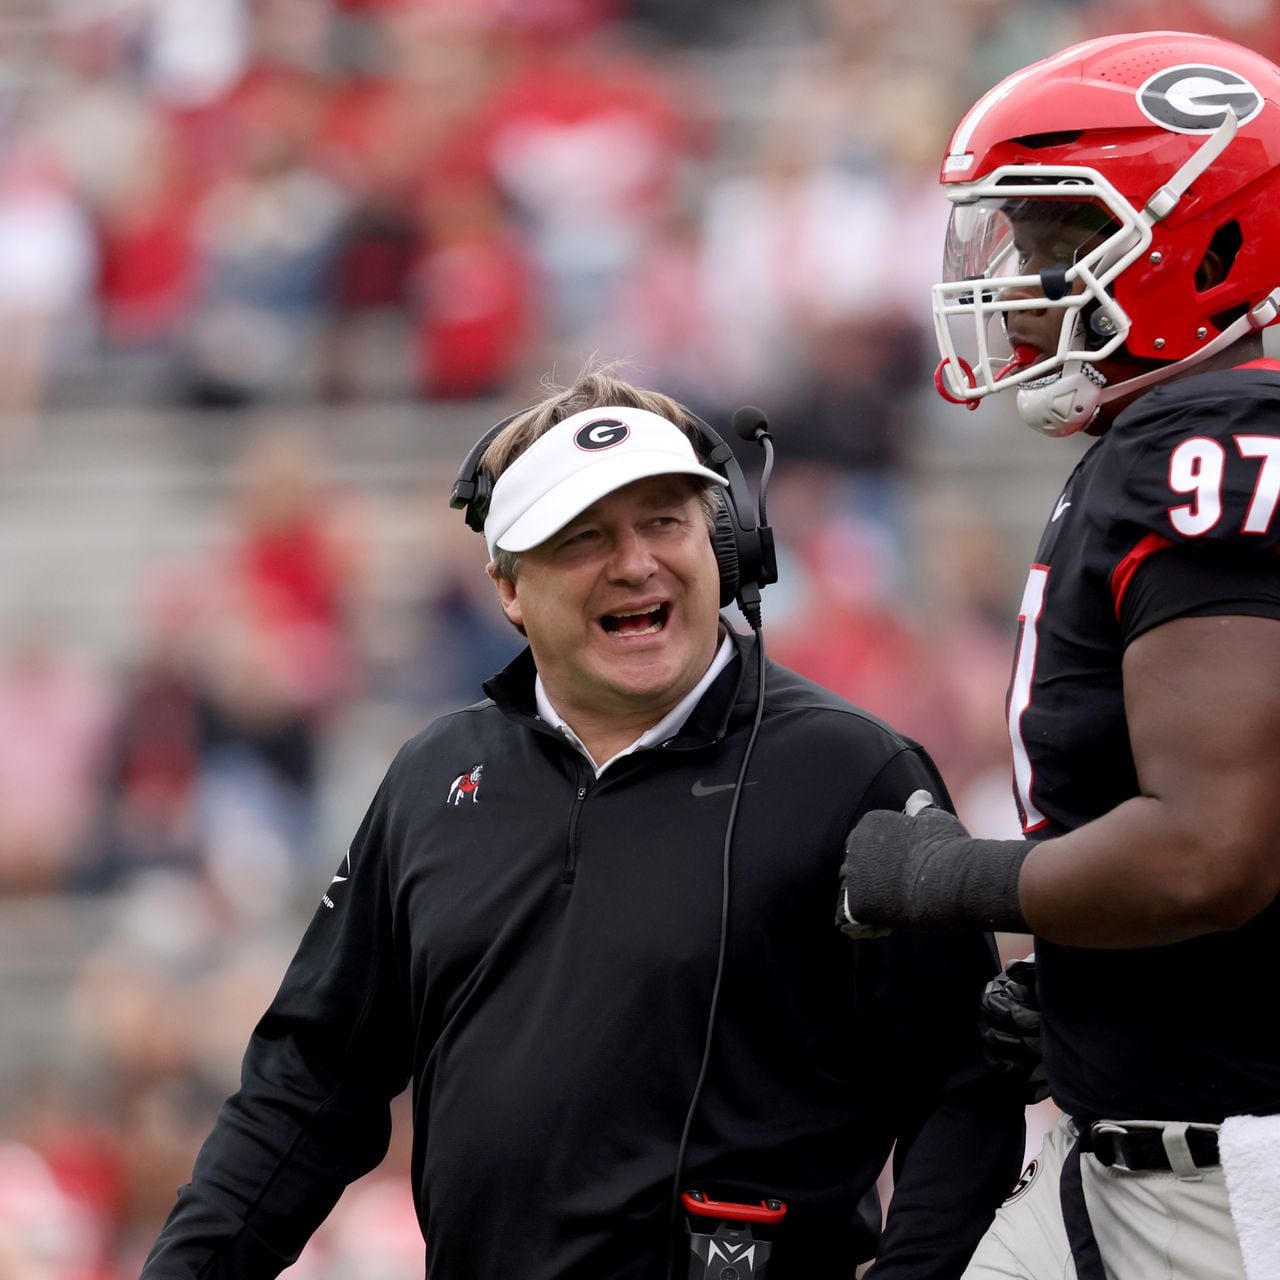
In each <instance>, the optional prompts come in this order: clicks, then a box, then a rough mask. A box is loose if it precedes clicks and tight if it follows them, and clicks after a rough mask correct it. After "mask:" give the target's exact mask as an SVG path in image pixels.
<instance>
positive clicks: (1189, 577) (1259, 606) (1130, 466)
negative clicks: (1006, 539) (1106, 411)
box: [1093, 371, 1280, 642]
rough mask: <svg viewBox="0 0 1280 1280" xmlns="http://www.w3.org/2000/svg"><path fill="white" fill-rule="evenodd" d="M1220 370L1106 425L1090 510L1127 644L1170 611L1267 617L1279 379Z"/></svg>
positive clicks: (1273, 564)
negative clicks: (1104, 540) (1105, 457)
mask: <svg viewBox="0 0 1280 1280" xmlns="http://www.w3.org/2000/svg"><path fill="white" fill-rule="evenodd" d="M1276 381H1277V380H1276V378H1275V377H1274V376H1269V377H1268V378H1265V379H1259V378H1256V377H1251V376H1249V375H1248V374H1244V373H1240V372H1236V371H1226V372H1224V373H1217V374H1212V375H1206V376H1204V377H1202V378H1192V379H1189V380H1187V387H1185V388H1184V387H1182V386H1181V385H1180V384H1178V383H1174V384H1171V385H1170V386H1168V387H1161V388H1157V389H1156V391H1155V392H1152V393H1151V394H1150V395H1149V396H1146V397H1144V398H1143V399H1142V400H1141V401H1139V402H1138V405H1137V406H1135V410H1131V411H1129V412H1128V413H1126V414H1122V415H1121V417H1120V418H1119V419H1117V421H1116V423H1115V425H1114V426H1113V427H1112V432H1113V433H1115V438H1114V439H1113V440H1112V441H1109V442H1108V443H1109V444H1110V445H1111V446H1112V448H1111V450H1110V452H1111V458H1110V459H1109V461H1110V465H1109V467H1108V468H1107V475H1106V477H1105V479H1104V481H1103V483H1102V485H1101V486H1100V487H1099V491H1098V495H1097V500H1096V505H1095V509H1094V512H1093V517H1094V519H1095V520H1097V521H1099V522H1102V523H1104V524H1107V525H1109V526H1110V528H1111V543H1112V547H1113V551H1114V563H1113V564H1112V565H1111V566H1110V574H1111V578H1110V581H1111V594H1112V598H1113V600H1114V603H1115V609H1116V616H1117V618H1119V619H1120V621H1121V626H1122V628H1123V631H1124V635H1125V639H1126V642H1127V641H1129V640H1132V639H1134V638H1135V637H1136V636H1138V635H1140V634H1141V633H1142V632H1143V631H1147V630H1150V629H1151V628H1152V627H1153V626H1156V625H1158V624H1159V623H1161V622H1164V621H1168V620H1169V619H1170V618H1172V617H1178V616H1186V615H1192V614H1196V613H1230V612H1241V613H1258V612H1261V613H1264V614H1266V615H1268V616H1269V611H1270V605H1269V604H1268V603H1267V601H1268V600H1270V599H1271V598H1272V597H1273V595H1274V585H1273V582H1274V576H1275V574H1276V572H1277V570H1278V569H1280V387H1277V385H1274V384H1275V383H1276Z"/></svg>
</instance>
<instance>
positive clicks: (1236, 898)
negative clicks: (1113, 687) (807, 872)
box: [840, 557, 1280, 947]
mask: <svg viewBox="0 0 1280 1280" xmlns="http://www.w3.org/2000/svg"><path fill="white" fill-rule="evenodd" d="M1157 559H1158V557H1157ZM1278 671H1280V618H1276V617H1269V616H1252V615H1249V616H1246V615H1230V614H1228V615H1211V616H1203V617H1202V616H1196V617H1182V618H1177V619H1174V620H1172V621H1169V622H1166V623H1163V624H1162V625H1160V626H1158V627H1153V628H1152V629H1151V630H1150V631H1147V632H1145V633H1143V634H1142V635H1139V636H1138V637H1137V638H1136V639H1135V640H1134V641H1133V642H1132V643H1131V644H1130V645H1129V647H1128V649H1127V650H1126V656H1125V661H1124V681H1125V700H1126V713H1127V715H1128V718H1129V726H1130V737H1131V745H1132V750H1133V755H1134V759H1135V762H1136V765H1137V769H1138V780H1139V784H1140V786H1141V787H1142V794H1141V795H1139V796H1136V797H1134V798H1133V799H1132V800H1127V801H1125V802H1124V803H1123V804H1120V805H1118V806H1117V807H1116V808H1115V809H1113V810H1111V811H1110V812H1109V813H1106V814H1104V815H1103V816H1102V817H1099V818H1097V819H1095V820H1094V821H1093V822H1089V823H1086V824H1085V825H1084V826H1082V827H1080V828H1078V829H1077V830H1075V831H1073V832H1070V833H1069V834H1067V835H1064V836H1059V837H1056V838H1054V839H1050V840H1045V841H1043V842H1041V843H1039V844H1033V843H1031V842H1030V841H1026V840H980V839H975V838H973V837H972V836H970V835H969V833H968V832H967V831H966V830H965V829H964V827H963V826H962V825H961V824H960V822H959V821H958V820H957V819H956V818H955V817H953V816H952V815H951V814H949V813H946V812H945V811H943V810H942V809H940V808H936V807H930V808H928V809H925V810H924V811H922V812H920V813H918V814H915V815H909V814H905V813H898V812H888V811H882V812H875V813H870V814H868V815H867V816H866V817H865V818H863V819H862V821H861V822H860V823H859V824H858V826H857V827H855V828H854V830H853V831H852V832H850V835H849V839H848V841H847V843H846V845H845V866H844V876H843V883H842V886H841V894H842V897H841V900H840V902H841V911H842V912H843V913H844V916H845V917H846V920H847V921H848V922H852V923H850V925H849V927H850V928H865V927H867V926H872V927H874V926H884V925H889V926H896V927H906V928H915V929H925V930H933V929H942V930H948V929H958V928H966V927H972V926H974V925H979V926H982V927H986V928H991V929H999V930H1008V931H1011V932H1015V933H1022V932H1033V933H1035V934H1036V936H1037V937H1041V938H1045V939H1047V940H1049V941H1051V942H1058V943H1061V944H1063V945H1067V946H1080V947H1142V946H1157V945H1161V944H1164V943H1170V942H1178V941H1181V940H1182V939H1185V938H1191V937H1196V936H1197V935H1200V934H1204V933H1212V932H1216V931H1220V930H1226V929H1233V928H1237V927H1239V926H1240V925H1242V924H1244V923H1245V922H1246V921H1248V920H1250V919H1252V918H1253V917H1254V916H1256V915H1257V914H1258V913H1259V912H1260V911H1262V910H1264V909H1265V908H1266V907H1267V906H1268V905H1269V904H1270V903H1271V902H1272V901H1273V900H1274V899H1275V897H1276V895H1277V893H1280V681H1277V680H1276V679H1275V673H1276V672H1278Z"/></svg>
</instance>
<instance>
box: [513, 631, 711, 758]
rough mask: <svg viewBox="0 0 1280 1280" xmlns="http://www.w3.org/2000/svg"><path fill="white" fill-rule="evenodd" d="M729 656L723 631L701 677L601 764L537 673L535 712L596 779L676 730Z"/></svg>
mask: <svg viewBox="0 0 1280 1280" xmlns="http://www.w3.org/2000/svg"><path fill="white" fill-rule="evenodd" d="M732 658H733V641H732V640H731V639H730V637H729V636H728V634H726V635H725V637H724V639H723V640H722V641H721V642H720V647H719V648H718V649H717V650H716V654H715V657H714V658H712V659H711V665H710V666H709V667H708V668H707V670H706V673H705V674H704V675H703V677H702V679H701V680H699V681H698V683H697V684H696V685H694V687H693V688H692V689H690V690H689V692H688V693H687V694H685V696H684V697H683V698H681V699H680V701H679V702H677V703H676V705H675V706H674V707H672V708H671V710H670V711H668V712H667V714H666V715H665V716H663V717H662V719H661V720H659V721H658V723H657V724H655V725H654V726H653V727H652V728H651V729H646V730H645V731H644V732H643V733H642V734H641V735H640V736H639V737H638V738H637V739H636V740H635V741H634V742H633V743H632V744H631V745H630V746H629V747H623V748H622V750H621V751H618V752H616V753H615V754H614V755H611V756H610V757H609V758H608V759H607V760H606V761H605V762H604V764H596V762H595V761H594V760H593V759H592V758H591V752H589V751H588V750H587V748H586V747H585V746H584V745H583V743H582V739H581V738H579V737H578V735H577V734H576V733H574V731H573V730H572V729H571V728H570V727H569V724H568V722H567V721H566V720H565V719H564V717H563V716H561V714H560V713H559V712H558V711H557V710H556V709H555V707H553V706H552V705H551V699H550V698H548V697H547V691H546V689H545V687H544V686H543V683H542V676H541V675H539V676H538V677H537V679H536V680H535V681H534V682H533V695H534V698H535V699H536V700H537V704H538V715H539V716H540V717H541V718H542V719H543V720H544V721H546V723H547V724H549V725H550V726H551V727H552V728H553V729H555V730H557V732H559V733H561V734H563V736H564V738H565V740H566V741H567V742H571V743H572V744H573V745H574V746H575V747H577V749H578V750H579V751H580V752H582V754H583V755H584V756H586V758H587V760H588V761H590V763H591V767H592V768H593V769H595V771H596V777H597V778H598V777H599V776H600V775H601V774H602V773H603V772H604V771H605V770H606V769H607V768H608V767H609V766H610V765H611V764H612V763H613V762H614V761H615V760H621V759H622V757H623V756H629V755H630V754H631V753H632V752H633V751H639V750H640V749H641V748H642V747H651V746H653V745H654V744H655V743H657V742H663V741H665V740H666V739H667V738H670V737H672V736H673V735H675V734H677V733H679V732H680V730H681V729H682V728H683V727H684V722H685V721H686V720H687V719H688V718H689V717H690V716H691V715H692V714H693V709H694V707H696V706H697V705H698V703H699V701H700V700H701V698H702V695H703V694H704V693H706V691H707V690H708V689H709V688H710V687H711V682H712V681H713V680H714V679H715V678H716V676H718V675H719V674H720V673H721V672H722V671H723V670H724V669H725V667H727V666H728V665H729V662H730V660H731V659H732Z"/></svg>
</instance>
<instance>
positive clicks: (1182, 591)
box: [838, 32, 1280, 1280]
mask: <svg viewBox="0 0 1280 1280" xmlns="http://www.w3.org/2000/svg"><path fill="white" fill-rule="evenodd" d="M941 181H942V184H943V186H944V189H945V191H946V194H947V196H948V197H949V198H950V199H951V201H952V203H953V210H952V215H951V223H950V227H949V231H948V237H947V243H946V251H945V264H944V278H943V281H942V283H940V284H938V285H936V286H935V288H934V291H933V310H934V316H935V324H936V329H937V336H938V340H939V346H940V349H941V353H942V363H941V364H940V366H939V369H938V373H937V377H936V382H937V386H938V389H939V391H940V392H941V393H942V395H943V396H944V397H946V398H947V399H948V400H952V401H954V402H956V403H959V404H964V405H968V407H970V408H976V407H977V406H978V404H979V403H980V402H981V401H982V400H983V399H984V398H986V397H987V396H990V395H1005V394H1007V395H1012V396H1014V397H1015V398H1016V401H1017V406H1018V410H1019V413H1020V415H1021V416H1022V418H1023V419H1024V420H1025V421H1026V422H1027V423H1028V424H1029V425H1030V426H1032V427H1034V428H1035V429H1036V430H1038V431H1041V432H1045V433H1047V434H1049V435H1054V436H1060V435H1067V434H1069V433H1072V432H1077V431H1083V432H1087V433H1088V434H1089V435H1092V436H1096V437H1097V440H1096V442H1095V443H1094V444H1093V446H1092V447H1091V448H1090V449H1089V451H1088V452H1087V453H1085V454H1084V456H1083V457H1082V459H1081V461H1080V462H1079V465H1078V466H1076V468H1075V470H1074V471H1073V472H1072V473H1071V475H1070V476H1069V477H1068V479H1067V481H1066V483H1065V485H1064V486H1063V488H1062V491H1061V494H1060V496H1059V498H1058V499H1057V502H1056V503H1055V504H1054V507H1053V510H1052V512H1051V513H1050V515H1049V519H1048V522H1047V524H1046V525H1045V530H1044V534H1043V537H1042V539H1041V542H1040V545H1039V548H1038V549H1037V551H1036V553H1035V560H1034V563H1033V564H1032V566H1031V569H1030V572H1029V575H1028V578H1027V583H1026V588H1025V592H1024V595H1023V598H1022V606H1021V610H1020V613H1019V629H1018V636H1017V642H1016V646H1015V658H1014V667H1013V676H1012V683H1011V686H1010V693H1009V700H1008V723H1009V733H1010V738H1011V741H1012V745H1013V761H1014V789H1015V794H1016V796H1017V800H1018V806H1019V810H1020V812H1021V816H1022V821H1023V830H1024V833H1025V837H1026V838H1025V839H1023V840H1005V841H997V840H982V839H975V838H972V837H970V836H969V834H968V833H967V832H966V831H965V829H964V828H963V826H961V824H960V823H959V822H958V821H957V820H956V819H955V818H954V817H952V816H951V815H949V814H947V813H944V812H943V811H942V810H941V809H940V808H937V807H933V806H930V805H928V803H927V802H928V797H927V796H925V795H923V794H921V795H920V796H919V797H918V798H916V799H915V803H909V804H908V806H907V811H906V812H903V813H890V812H885V811H880V812H875V813H872V814H869V815H867V816H866V817H865V818H864V819H863V820H862V821H861V822H860V823H859V824H858V826H857V827H856V828H855V829H854V830H853V832H852V833H851V835H850V837H849V841H848V844H847V847H846V862H845V868H844V881H843V884H842V885H841V895H840V900H839V908H838V910H839V916H840V921H841V924H842V926H843V927H844V928H845V929H846V930H847V931H848V932H850V933H852V934H854V935H855V936H866V935H874V934H877V933H882V932H884V931H885V930H886V929H888V928H893V927H900V928H912V929H926V930H947V929H956V928H969V927H979V928H994V929H998V930H1009V931H1015V932H1032V933H1034V934H1035V937H1036V943H1035V953H1036V978H1037V981H1036V987H1037V990H1036V996H1038V999H1039V1003H1040V1005H1041V1008H1042V1012H1043V1028H1042V1039H1043V1049H1044V1065H1045V1069H1046V1071H1047V1075H1048V1080H1049V1085H1050V1088H1051V1090H1052V1095H1053V1097H1054V1099H1055V1100H1056V1101H1057V1103H1058V1105H1059V1106H1060V1107H1061V1108H1062V1110H1063V1112H1064V1117H1063V1119H1062V1121H1061V1123H1060V1124H1059V1125H1058V1127H1057V1128H1056V1129H1055V1130H1054V1131H1053V1132H1052V1133H1051V1134H1050V1135H1049V1136H1048V1138H1047V1139H1046V1143H1045V1146H1044V1149H1043V1150H1042V1152H1041V1155H1040V1159H1039V1161H1038V1162H1037V1164H1036V1167H1035V1168H1034V1169H1033V1170H1029V1174H1030V1175H1031V1176H1030V1177H1027V1176H1024V1179H1023V1181H1022V1182H1021V1183H1020V1184H1019V1190H1018V1192H1017V1194H1016V1195H1015V1196H1014V1197H1013V1198H1011V1200H1010V1201H1009V1202H1008V1203H1007V1204H1006V1206H1005V1207H1004V1208H1003V1209H1002V1210H1001V1211H1000V1213H999V1214H998V1215H997V1219H996V1221H995V1223H994V1224H993V1226H992V1228H991V1230H990V1231H989V1233H988V1234H987V1236H986V1238H985V1239H984V1240H983V1242H982V1244H981V1245H980V1246H979V1248H978V1250H977V1252H976V1254H975V1255H974V1258H973V1260H972V1262H971V1263H970V1268H969V1270H968V1271H967V1272H966V1276H967V1277H968V1278H969V1280H991V1278H993V1277H996V1276H1000V1277H1026V1278H1029V1280H1040V1278H1042V1277H1043V1278H1044V1280H1048V1278H1049V1277H1053V1278H1054V1280H1059V1278H1060V1277H1062V1276H1064V1275H1068V1276H1069V1275H1072V1274H1076V1275H1078V1276H1079V1277H1080V1278H1081V1280H1085V1277H1090V1276H1102V1275H1103V1274H1104V1271H1103V1269H1102V1268H1103V1267H1104V1266H1105V1275H1106V1276H1107V1277H1109V1278H1110V1280H1138V1278H1143V1280H1145V1278H1146V1277H1151V1276H1157V1275H1159V1276H1195V1277H1197V1280H1228V1278H1231V1280H1237V1278H1238V1277H1240V1276H1241V1275H1242V1274H1243V1269H1244V1259H1243V1258H1242V1248H1245V1249H1247V1248H1248V1245H1247V1243H1246V1236H1247V1234H1248V1233H1247V1232H1246V1230H1245V1228H1244V1225H1243V1224H1242V1223H1239V1222H1233V1219H1232V1216H1231V1209H1232V1208H1235V1209H1236V1210H1237V1214H1239V1213H1240V1211H1241V1210H1240V1205H1239V1204H1238V1203H1237V1202H1236V1195H1235V1186H1234V1184H1233V1182H1232V1179H1233V1174H1232V1164H1231V1161H1230V1160H1228V1161H1227V1162H1226V1163H1227V1167H1226V1171H1225V1175H1224V1169H1223V1165H1222V1160H1221V1157H1220V1148H1221V1150H1222V1151H1225V1150H1226V1148H1227V1138H1228V1134H1229V1133H1234V1132H1238V1129H1233V1128H1232V1126H1233V1125H1237V1123H1238V1122H1239V1121H1240V1120H1241V1118H1242V1117H1263V1118H1266V1119H1270V1118H1274V1117H1276V1115H1277V1113H1280V1017H1277V1016H1276V1012H1275V1010H1276V1008H1277V999H1278V997H1280V907H1278V906H1277V892H1278V891H1280V554H1277V552H1278V551H1280V509H1278V508H1280V361H1276V360H1272V359H1267V358H1265V356H1264V352H1263V344H1262V337H1261V330H1262V329H1263V328H1264V327H1266V326H1267V325H1270V324H1272V323H1274V322H1275V321H1276V319H1277V317H1278V316H1280V69H1277V68H1276V67H1275V66H1274V65H1272V64H1271V63H1270V62H1268V61H1267V60H1265V59H1263V58H1261V57H1259V56H1258V55H1256V54H1254V53H1252V52H1250V51H1249V50H1247V49H1244V48H1241V47H1239V46H1238V45H1234V44H1231V43H1228V42H1224V41H1221V40H1216V39H1212V38H1209V37H1204V36H1197V35H1190V34H1183V33H1178V32H1146V33H1140V34H1133V35H1121V36H1111V37H1106V38H1103V39H1098V40H1092V41H1089V42H1087V43H1084V44H1081V45H1077V46H1074V47H1072V48H1069V49H1067V50H1065V51H1064V52H1062V53H1059V54H1058V55H1056V56H1054V57H1051V58H1048V59H1046V60H1044V61H1042V62H1038V63H1036V64H1034V65H1032V66H1030V67H1027V68H1025V69H1023V70H1022V71H1019V72H1017V73H1016V74H1014V75H1012V76H1010V77H1008V78H1007V79H1006V80H1005V81H1003V82H1002V83H1001V84H999V85H997V86H996V87H995V88H994V89H992V90H991V91H990V92H989V93H988V94H986V95H985V96H984V97H983V98H981V99H980V100H979V101H978V102H977V103H976V104H975V105H974V106H973V107H972V108H971V109H970V111H969V112H968V114H967V115H965V117H964V118H963V120H962V121H961V122H960V124H959V126H958V127H957V129H956V132H955V134H954V136H953V137H952V139H951V143H950V146H949V147H948V150H947V154H946V156H945V158H944V160H943V163H942V174H941ZM1256 1123H1259V1122H1255V1125H1256ZM1278 1123H1280V1122H1278ZM1246 1132H1247V1131H1246ZM1220 1139H1221V1141H1220ZM1273 1149H1274V1144H1273ZM1273 1168H1274V1164H1273ZM1271 1243H1272V1245H1273V1247H1276V1248H1280V1245H1276V1242H1275V1238H1274V1235H1273V1237H1272V1241H1271ZM1073 1262H1074V1266H1075V1271H1074V1272H1073V1271H1072V1270H1071V1267H1072V1263H1073ZM1250 1274H1263V1272H1261V1271H1258V1272H1256V1273H1255V1272H1252V1271H1251V1272H1250ZM1266 1274H1277V1273H1276V1272H1275V1271H1274V1269H1273V1270H1270V1271H1267V1272H1266Z"/></svg>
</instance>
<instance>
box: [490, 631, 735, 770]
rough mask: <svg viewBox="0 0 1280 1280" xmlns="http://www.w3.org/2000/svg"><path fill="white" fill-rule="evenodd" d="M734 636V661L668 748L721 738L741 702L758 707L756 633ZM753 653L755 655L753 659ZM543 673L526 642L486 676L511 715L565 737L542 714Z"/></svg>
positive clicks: (700, 744)
mask: <svg viewBox="0 0 1280 1280" xmlns="http://www.w3.org/2000/svg"><path fill="white" fill-rule="evenodd" d="M729 638H730V639H731V640H732V641H733V646H734V649H735V654H734V656H733V658H732V660H731V661H730V662H729V665H728V666H727V667H725V669H724V670H723V671H722V672H720V674H719V675H718V676H717V677H716V678H715V680H714V681H713V682H712V684H711V687H710V688H709V689H708V690H707V691H706V693H704V694H703V695H702V698H701V700H700V701H699V702H698V705H697V706H696V707H694V709H693V711H692V712H691V713H690V715H689V718H688V719H687V720H686V721H685V722H684V726H683V727H682V728H681V729H680V731H679V732H678V733H677V734H676V735H675V736H674V737H673V738H668V739H667V741H666V742H664V743H663V744H662V746H663V747H665V748H667V749H672V750H688V749H690V748H694V747H703V746H708V745H710V744H711V743H713V742H718V741H719V740H720V739H721V738H722V737H724V735H725V732H726V731H727V729H728V727H729V719H730V716H731V715H732V714H733V710H734V708H735V707H736V706H738V705H739V704H742V703H746V704H748V705H749V706H751V707H754V705H755V696H756V659H755V656H754V651H755V647H756V640H755V637H754V636H753V635H742V634H740V633H738V632H736V631H731V632H730V633H729ZM748 658H750V660H749V661H748ZM537 675H538V670H537V667H535V666H534V662H533V653H532V651H531V650H530V649H529V648H528V647H526V648H524V649H523V650H521V652H520V653H519V654H517V655H516V657H515V659H514V660H513V661H512V662H511V663H509V664H508V665H507V666H506V667H504V668H503V670H501V671H500V672H498V674H497V675H496V676H494V677H492V679H489V680H486V681H485V684H484V691H485V693H486V694H487V695H488V696H489V697H490V698H492V699H493V702H494V705H495V706H496V707H497V708H498V710H499V711H501V712H502V714H503V715H505V716H506V717H507V718H508V719H510V720H515V721H518V722H519V723H521V724H524V725H526V726H528V727H529V728H533V729H540V730H542V731H543V732H546V733H549V734H553V735H554V736H555V737H556V738H559V736H560V735H559V734H557V733H555V730H553V729H552V728H551V726H550V725H548V724H545V723H544V722H543V721H542V720H541V719H539V717H538V708H537V703H536V701H535V698H534V682H535V680H536V679H537Z"/></svg>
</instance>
